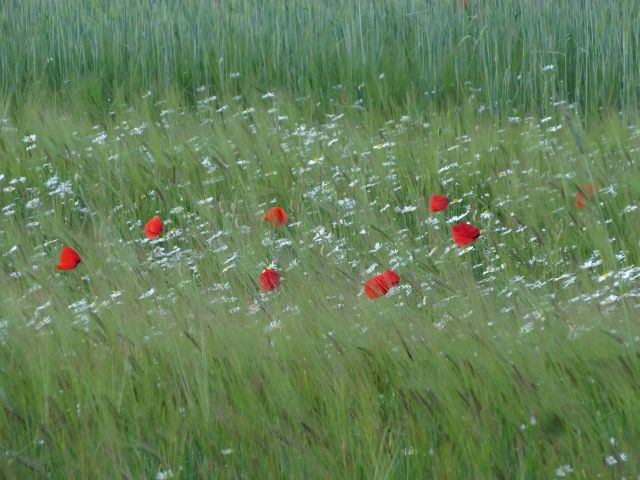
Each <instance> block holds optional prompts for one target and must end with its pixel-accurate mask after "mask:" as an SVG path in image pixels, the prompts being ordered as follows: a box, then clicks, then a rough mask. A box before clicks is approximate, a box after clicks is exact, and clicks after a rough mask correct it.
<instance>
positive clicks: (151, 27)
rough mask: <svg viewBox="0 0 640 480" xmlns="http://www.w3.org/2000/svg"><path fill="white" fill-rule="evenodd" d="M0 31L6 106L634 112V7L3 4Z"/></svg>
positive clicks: (405, 1) (197, 0)
mask: <svg viewBox="0 0 640 480" xmlns="http://www.w3.org/2000/svg"><path fill="white" fill-rule="evenodd" d="M0 18H3V20H2V21H1V22H0V41H1V42H2V45H3V49H2V55H0V91H1V92H3V94H4V95H3V96H4V97H7V98H8V97H10V98H12V99H13V102H14V103H15V104H16V105H18V106H20V105H21V104H22V102H23V101H25V100H26V99H28V98H30V97H32V96H33V95H38V96H41V95H51V94H52V93H56V94H57V95H59V96H61V98H64V99H65V100H66V101H83V102H87V101H88V102H91V103H93V104H96V105H101V106H102V105H105V104H107V103H109V102H110V101H111V100H112V99H114V98H116V97H117V96H119V95H122V96H125V97H126V98H127V99H129V100H130V99H131V98H132V97H133V96H134V95H136V94H143V93H144V92H146V91H147V90H151V91H153V92H155V93H157V94H158V95H160V96H163V97H164V96H168V95H171V94H173V93H177V94H179V95H180V96H182V97H183V98H185V99H187V100H191V101H193V100H194V99H195V98H196V96H197V89H198V88H199V87H200V86H203V85H205V86H207V87H210V88H211V90H212V91H213V92H215V93H216V94H218V95H224V96H231V95H234V94H247V93H248V92H251V91H262V92H263V93H264V91H266V89H272V90H277V91H279V92H281V93H288V94H290V95H313V96H314V98H316V99H317V100H318V101H320V102H321V105H322V106H323V108H325V107H326V106H328V103H329V100H331V99H333V100H335V101H338V102H346V103H353V102H354V101H361V102H362V104H363V105H365V106H366V107H368V108H375V109H378V110H379V109H384V110H393V109H395V108H396V107H397V106H399V105H400V106H407V105H416V104H417V105H420V106H423V107H424V106H431V107H437V108H441V109H447V108H451V107H452V106H459V105H461V104H463V103H464V102H466V101H471V102H473V103H474V104H475V105H476V106H477V107H478V108H479V107H481V106H482V108H486V109H489V110H491V111H493V112H495V113H499V114H502V115H508V114H509V110H508V109H509V108H517V109H526V110H528V111H535V112H537V113H539V114H543V112H544V111H546V110H547V109H549V108H550V103H552V102H557V101H560V100H565V101H568V102H571V103H575V104H576V105H577V106H578V107H579V109H580V111H582V112H588V113H597V112H598V111H599V109H601V108H609V107H612V106H615V107H616V108H621V109H624V110H625V111H634V112H635V111H636V110H637V106H638V101H639V95H640V90H639V87H638V85H640V72H639V71H638V68H636V66H637V65H638V62H639V59H638V51H639V47H640V34H639V33H638V28H637V24H638V21H639V20H640V4H638V2H635V1H631V0H625V1H619V2H602V1H599V0H567V1H562V2H545V1H538V0H518V1H513V2H502V1H498V0H483V1H470V2H468V8H466V9H463V8H462V7H461V2H458V3H457V2H455V1H426V2H425V1H418V0H400V1H380V2H373V1H365V0H357V1H356V0H354V1H350V2H338V1H329V2H314V1H311V0H304V1H299V2H296V3H295V4H291V3H290V2H286V1H284V0H278V1H271V2H264V1H258V0H245V1H236V2H207V1H203V0H188V1H184V2H175V1H171V0H159V1H143V2H136V3H135V4H126V3H124V2H103V1H90V2H87V1H83V0H69V1H65V2H53V1H49V0H30V1H28V2H23V1H19V0H7V1H5V2H3V3H2V5H1V6H0ZM545 67H546V68H545ZM236 73H237V74H238V75H239V76H237V77H236V76H235V75H234V74H236ZM381 76H382V78H381ZM336 89H340V90H339V92H340V93H339V94H336Z"/></svg>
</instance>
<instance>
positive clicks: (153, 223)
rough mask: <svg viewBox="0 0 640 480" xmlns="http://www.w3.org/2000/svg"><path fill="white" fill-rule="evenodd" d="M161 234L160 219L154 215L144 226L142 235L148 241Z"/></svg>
mask: <svg viewBox="0 0 640 480" xmlns="http://www.w3.org/2000/svg"><path fill="white" fill-rule="evenodd" d="M161 233H162V219H160V217H159V216H158V215H155V216H154V217H153V218H151V220H149V221H148V222H147V224H146V225H145V226H144V234H145V236H146V237H147V238H148V239H149V240H155V239H156V238H158V237H159V236H160V234H161Z"/></svg>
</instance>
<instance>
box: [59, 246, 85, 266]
mask: <svg viewBox="0 0 640 480" xmlns="http://www.w3.org/2000/svg"><path fill="white" fill-rule="evenodd" d="M79 263H82V259H81V258H80V255H78V252H76V251H75V250H74V249H73V248H71V247H68V246H64V247H62V251H61V252H60V262H59V263H58V265H56V268H57V269H58V270H73V269H74V268H76V267H77V266H78V264H79Z"/></svg>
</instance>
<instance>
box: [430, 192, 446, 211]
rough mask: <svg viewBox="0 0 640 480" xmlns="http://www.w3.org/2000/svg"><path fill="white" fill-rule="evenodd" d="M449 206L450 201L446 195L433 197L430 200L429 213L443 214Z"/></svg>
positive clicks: (434, 195)
mask: <svg viewBox="0 0 640 480" xmlns="http://www.w3.org/2000/svg"><path fill="white" fill-rule="evenodd" d="M448 206H449V199H447V196H446V195H436V194H433V195H431V198H430V199H429V211H430V212H442V211H444V210H446V209H447V207H448Z"/></svg>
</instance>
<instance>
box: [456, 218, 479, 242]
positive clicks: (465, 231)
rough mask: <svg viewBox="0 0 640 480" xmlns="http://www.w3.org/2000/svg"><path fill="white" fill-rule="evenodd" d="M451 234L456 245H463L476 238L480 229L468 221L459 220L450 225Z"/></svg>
mask: <svg viewBox="0 0 640 480" xmlns="http://www.w3.org/2000/svg"><path fill="white" fill-rule="evenodd" d="M451 236H452V237H453V241H454V242H455V243H456V245H458V246H459V247H464V246H465V245H468V244H470V243H473V242H475V241H476V240H477V239H478V237H479V236H480V230H478V229H477V228H476V227H474V226H473V225H471V224H469V223H466V222H460V223H459V224H458V225H453V226H452V227H451Z"/></svg>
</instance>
